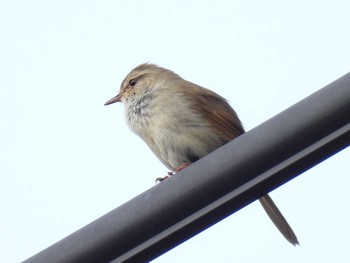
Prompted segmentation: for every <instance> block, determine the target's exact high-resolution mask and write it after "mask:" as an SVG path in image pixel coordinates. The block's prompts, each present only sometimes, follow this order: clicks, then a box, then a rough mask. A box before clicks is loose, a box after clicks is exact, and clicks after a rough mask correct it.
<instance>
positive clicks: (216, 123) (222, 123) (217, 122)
mask: <svg viewBox="0 0 350 263" xmlns="http://www.w3.org/2000/svg"><path fill="white" fill-rule="evenodd" d="M188 85H191V88H186V91H185V92H186V93H187V94H188V95H189V97H190V98H191V99H192V100H193V102H194V105H195V108H196V109H199V111H200V114H202V115H204V116H205V118H206V119H208V120H209V121H210V123H211V124H212V126H213V128H214V129H215V130H216V132H217V134H219V136H220V137H221V139H222V140H223V141H225V142H228V141H231V140H233V139H234V138H236V137H238V136H239V135H241V134H242V133H244V129H243V126H242V124H241V121H240V120H239V118H238V116H237V114H236V112H235V111H234V110H233V109H232V107H231V106H230V105H229V104H228V102H227V101H226V100H225V99H224V98H223V97H221V96H220V95H218V94H216V93H215V92H213V91H211V90H208V89H206V88H203V87H200V86H197V85H195V86H196V88H195V89H194V88H193V85H194V84H192V83H189V84H188Z"/></svg>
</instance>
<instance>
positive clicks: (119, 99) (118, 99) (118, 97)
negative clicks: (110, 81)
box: [105, 94, 122, 106]
mask: <svg viewBox="0 0 350 263" xmlns="http://www.w3.org/2000/svg"><path fill="white" fill-rule="evenodd" d="M121 97H122V96H121V95H120V94H118V95H117V96H115V97H113V98H111V99H110V100H109V101H107V102H106V103H105V106H107V105H109V104H112V103H115V102H120V101H121Z"/></svg>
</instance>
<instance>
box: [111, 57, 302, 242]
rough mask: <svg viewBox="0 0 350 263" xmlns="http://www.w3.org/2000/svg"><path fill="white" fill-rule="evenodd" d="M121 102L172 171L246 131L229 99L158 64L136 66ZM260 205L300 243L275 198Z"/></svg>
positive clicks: (119, 98) (285, 233) (138, 130)
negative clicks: (275, 202) (274, 200)
mask: <svg viewBox="0 0 350 263" xmlns="http://www.w3.org/2000/svg"><path fill="white" fill-rule="evenodd" d="M120 101H121V102H123V104H124V105H125V109H126V110H125V115H126V121H127V123H128V125H129V127H130V128H131V130H132V131H134V132H135V133H136V134H138V135H139V136H140V137H141V138H142V139H143V140H144V141H145V142H146V143H147V145H148V146H149V147H150V149H151V150H152V151H153V152H154V154H155V155H156V156H157V157H158V158H159V159H160V160H161V161H162V162H163V163H164V165H166V166H167V167H168V168H169V169H171V170H172V171H176V170H179V169H178V168H179V167H180V168H181V169H182V168H183V167H185V166H186V164H188V163H191V162H195V161H197V160H198V159H200V158H202V157H203V156H205V155H206V154H208V153H210V152H212V151H213V150H215V149H217V148H219V147H220V146H222V145H224V144H225V143H227V142H229V141H231V140H233V139H234V138H236V137H238V136H239V135H241V134H243V133H244V129H243V126H242V124H241V122H240V120H239V118H238V116H237V114H236V112H235V111H234V110H233V109H232V107H231V106H230V105H229V104H228V103H227V101H226V100H225V99H224V98H223V97H221V96H220V95H218V94H216V93H215V92H213V91H211V90H208V89H206V88H203V87H201V86H198V85H196V84H194V83H191V82H189V81H186V80H184V79H182V78H181V77H180V76H178V75H177V74H175V73H174V72H172V71H170V70H167V69H165V68H161V67H158V66H156V65H153V64H141V65H140V66H138V67H136V68H135V69H133V70H132V71H131V72H130V73H129V74H128V75H127V76H126V78H125V79H124V81H123V82H122V85H121V88H120V93H119V94H118V95H117V96H116V97H114V98H112V99H110V100H109V101H107V102H106V104H105V105H108V104H111V103H114V102H120ZM184 164H185V165H184ZM260 203H261V204H262V206H263V207H264V209H265V211H266V213H267V214H268V215H269V217H270V218H271V220H272V221H273V223H274V224H275V225H276V227H277V228H278V229H279V230H280V232H281V233H282V234H283V236H284V237H285V238H286V239H287V240H288V241H289V242H290V243H292V244H293V245H296V244H299V242H298V240H297V237H296V235H295V234H294V232H293V230H292V228H291V227H290V226H289V224H288V222H287V221H286V220H285V218H284V217H283V215H282V213H281V212H280V211H279V210H278V208H277V206H276V205H275V204H274V202H273V201H272V199H271V198H270V196H269V195H266V196H264V197H262V198H260Z"/></svg>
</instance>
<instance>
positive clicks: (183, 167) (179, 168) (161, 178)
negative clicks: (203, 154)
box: [156, 163, 191, 183]
mask: <svg viewBox="0 0 350 263" xmlns="http://www.w3.org/2000/svg"><path fill="white" fill-rule="evenodd" d="M190 164H191V163H182V164H181V165H180V166H179V167H177V168H176V169H175V172H176V173H177V172H180V171H181V170H182V169H185V168H186V167H187V166H189V165H190ZM174 174H175V173H174V172H168V174H167V175H165V176H161V177H158V178H156V183H160V182H163V181H164V180H165V179H168V178H170V177H171V176H173V175H174Z"/></svg>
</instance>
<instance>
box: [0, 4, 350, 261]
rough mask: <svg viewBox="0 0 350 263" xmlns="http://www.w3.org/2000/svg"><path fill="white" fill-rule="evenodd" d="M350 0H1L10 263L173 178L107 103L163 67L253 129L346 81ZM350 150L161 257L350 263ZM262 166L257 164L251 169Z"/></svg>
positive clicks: (1, 150)
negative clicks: (269, 209)
mask: <svg viewBox="0 0 350 263" xmlns="http://www.w3.org/2000/svg"><path fill="white" fill-rule="evenodd" d="M349 10H350V2H349V1H345V0H344V1H337V0H335V1H319V0H318V1H299V0H297V1H295V0H294V1H257V0H256V1H243V0H242V1H222V0H218V1H160V0H152V1H126V0H118V1H112V0H109V1H108V0H106V1H96V0H95V1H92V0H90V1H89V0H84V1H81V0H76V1H67V0H62V1H39V0H32V1H1V2H0V34H1V41H0V207H1V217H0V233H1V234H0V247H1V255H0V262H4V263H12V262H20V261H22V260H25V259H26V258H28V257H30V256H32V255H34V254H36V253H38V252H39V251H41V250H43V249H45V248H46V247H48V246H50V245H52V244H53V243H55V242H57V241H58V240H60V239H62V238H64V237H66V236H67V235H69V234H71V233H72V232H74V231H76V230H78V229H79V228H81V227H83V226H85V225H86V224H88V223H90V222H91V221H93V220H95V219H97V218H98V217H100V216H102V215H104V214H106V213H107V212H109V211H111V210H112V209H114V208H116V207H118V206H120V205H121V204H123V203H124V202H126V201H128V200H130V199H131V198H133V197H134V196H136V195H138V194H139V193H142V192H143V191H145V190H147V189H149V188H151V187H153V186H154V179H155V178H156V177H158V176H161V175H164V174H165V173H166V172H167V168H166V167H164V166H163V165H162V164H161V163H160V161H158V159H157V158H156V157H155V156H154V155H153V154H152V152H151V151H150V150H149V149H148V148H147V146H146V144H145V143H143V141H142V140H141V139H140V138H138V137H137V136H136V135H134V134H133V133H131V132H130V130H129V129H128V127H127V126H126V124H125V122H124V109H123V106H122V105H121V104H118V105H113V106H109V107H104V106H103V104H104V103H105V102H106V101H107V100H108V99H110V98H111V97H112V96H114V95H116V94H117V92H118V90H119V86H120V83H121V81H122V80H123V79H124V77H125V75H126V74H127V73H128V72H129V71H130V70H131V69H132V68H134V67H135V66H137V65H138V64H141V63H143V62H147V61H148V62H152V63H156V64H158V65H160V66H163V67H166V68H169V69H171V70H173V71H175V72H176V73H178V74H179V75H181V76H182V77H183V78H185V79H188V80H190V81H192V82H194V83H197V84H199V85H202V86H204V87H207V88H209V89H212V90H214V91H215V92H217V93H219V94H221V95H222V96H224V97H225V98H227V99H228V100H229V101H230V103H231V105H232V106H233V107H234V108H235V110H236V111H237V112H238V114H239V116H240V118H241V120H242V121H243V123H244V125H245V128H246V130H250V129H252V128H254V127H255V126H257V125H259V124H260V123H262V122H264V121H266V120H267V119H269V118H270V117H272V116H274V115H276V114H277V113H279V112H280V111H282V110H284V109H286V108H288V107H289V106H291V105H293V104H294V103H296V102H298V101H299V100H301V99H303V98H304V97H306V96H308V95H310V94H312V93H313V92H315V91H317V90H318V89H320V88H322V87H324V86H325V85H327V84H329V83H330V82H332V81H334V80H336V79H337V78H339V77H341V76H342V75H344V74H345V73H347V72H349V68H350V67H349V61H350V50H349V47H350V34H349V26H350V16H349ZM349 157H350V151H349V149H345V150H344V151H342V152H340V153H339V154H337V155H335V156H333V157H331V158H330V159H328V160H326V161H325V162H323V163H321V164H320V165H318V166H316V167H314V168H313V169H311V170H309V171H307V172H305V173H304V174H302V175H301V176H299V177H297V178H296V179H295V180H292V181H291V182H289V183H287V184H285V185H283V186H282V187H280V188H278V189H277V190H275V191H273V192H272V193H271V196H272V197H273V199H274V200H275V202H276V203H277V204H278V206H279V207H280V209H281V210H282V211H283V213H284V215H285V216H286V218H287V219H288V221H289V223H290V224H291V225H292V227H293V228H294V230H295V232H296V233H297V236H298V238H299V241H300V243H301V246H300V247H293V246H292V245H290V244H289V243H288V242H287V241H285V240H284V238H283V237H282V236H281V235H280V233H279V232H278V231H277V230H276V229H275V227H274V226H273V224H272V223H271V222H270V221H269V219H268V217H267V216H266V215H265V214H264V212H263V210H262V208H261V207H260V205H259V204H258V203H257V202H255V203H253V204H251V205H249V206H248V207H246V208H244V209H242V210H241V211H239V212H237V213H235V214H233V215H232V216H230V217H228V218H227V219H225V220H223V221H221V222H220V223H218V224H216V225H215V226H213V227H211V228H210V229H208V230H207V231H204V232H203V233H201V234H199V235H197V236H196V237H194V238H192V239H191V240H189V241H187V242H185V243H183V244H182V245H180V246H178V247H177V248H175V249H173V250H171V251H170V252H168V253H166V254H164V255H162V256H161V257H159V258H157V259H156V260H154V262H156V263H163V262H170V263H171V262H208V263H209V262H270V263H273V262H285V263H288V262H293V263H295V262H320V263H322V262H350V256H349V253H348V245H349V235H350V227H349V222H350V213H349V204H348V200H349V194H348V186H349V184H350V179H349V178H350V177H349ZM252 165H254V164H252Z"/></svg>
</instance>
